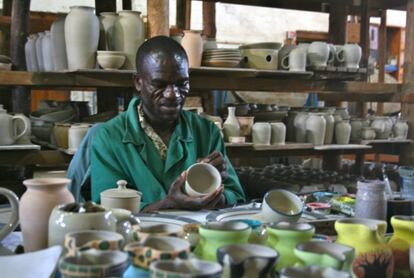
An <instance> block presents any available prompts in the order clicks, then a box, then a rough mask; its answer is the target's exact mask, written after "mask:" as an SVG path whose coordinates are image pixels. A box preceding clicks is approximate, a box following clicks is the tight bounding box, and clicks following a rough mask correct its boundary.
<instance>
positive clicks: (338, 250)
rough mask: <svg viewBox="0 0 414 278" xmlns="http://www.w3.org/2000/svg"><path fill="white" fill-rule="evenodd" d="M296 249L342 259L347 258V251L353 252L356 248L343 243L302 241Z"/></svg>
mask: <svg viewBox="0 0 414 278" xmlns="http://www.w3.org/2000/svg"><path fill="white" fill-rule="evenodd" d="M296 249H297V250H299V251H302V252H306V253H317V254H320V255H328V256H331V257H333V258H335V259H337V260H340V261H344V260H346V256H345V253H348V252H352V251H353V250H354V248H352V247H349V246H346V245H343V244H339V243H334V242H324V241H309V242H302V243H299V244H298V245H296Z"/></svg>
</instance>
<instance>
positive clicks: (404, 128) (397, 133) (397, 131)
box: [392, 119, 408, 139]
mask: <svg viewBox="0 0 414 278" xmlns="http://www.w3.org/2000/svg"><path fill="white" fill-rule="evenodd" d="M392 131H393V134H394V137H395V138H397V139H407V136H408V124H407V121H404V120H401V119H400V120H398V121H397V122H396V123H395V124H394V127H393V129H392Z"/></svg>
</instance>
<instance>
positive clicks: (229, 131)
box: [223, 106, 240, 142]
mask: <svg viewBox="0 0 414 278" xmlns="http://www.w3.org/2000/svg"><path fill="white" fill-rule="evenodd" d="M223 133H224V140H225V141H226V142H229V138H230V137H237V136H240V124H239V121H238V120H237V117H236V107H232V106H229V107H228V116H227V119H226V121H225V122H224V123H223Z"/></svg>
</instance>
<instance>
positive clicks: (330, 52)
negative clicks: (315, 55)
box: [328, 51, 336, 63]
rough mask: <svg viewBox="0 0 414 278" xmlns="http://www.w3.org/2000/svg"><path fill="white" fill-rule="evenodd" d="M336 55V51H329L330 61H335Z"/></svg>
mask: <svg viewBox="0 0 414 278" xmlns="http://www.w3.org/2000/svg"><path fill="white" fill-rule="evenodd" d="M335 56H336V53H335V52H332V51H329V58H328V63H333V62H334V61H335Z"/></svg>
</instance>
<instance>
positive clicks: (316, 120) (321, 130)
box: [306, 113, 326, 146]
mask: <svg viewBox="0 0 414 278" xmlns="http://www.w3.org/2000/svg"><path fill="white" fill-rule="evenodd" d="M325 132H326V121H325V118H324V117H323V114H321V113H310V114H309V117H308V118H307V119H306V142H307V143H312V144H314V145H315V146H320V145H323V142H324V141H325Z"/></svg>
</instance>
